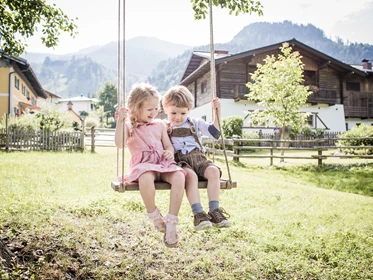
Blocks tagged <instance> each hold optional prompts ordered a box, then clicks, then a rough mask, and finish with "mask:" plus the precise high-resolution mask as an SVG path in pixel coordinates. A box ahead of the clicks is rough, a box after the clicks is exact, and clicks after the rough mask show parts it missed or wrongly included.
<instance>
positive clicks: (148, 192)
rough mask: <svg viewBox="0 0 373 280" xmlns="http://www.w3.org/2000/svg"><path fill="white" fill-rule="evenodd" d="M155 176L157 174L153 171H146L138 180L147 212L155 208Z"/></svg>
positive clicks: (151, 211)
mask: <svg viewBox="0 0 373 280" xmlns="http://www.w3.org/2000/svg"><path fill="white" fill-rule="evenodd" d="M156 178H157V174H156V173H155V172H153V171H148V172H145V173H143V174H142V175H141V176H140V177H139V180H138V181H139V190H140V195H141V198H142V200H143V202H144V205H145V208H146V211H147V212H148V213H153V212H154V211H155V209H156V206H155V185H154V181H155V180H156Z"/></svg>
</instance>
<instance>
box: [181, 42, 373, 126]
mask: <svg viewBox="0 0 373 280" xmlns="http://www.w3.org/2000/svg"><path fill="white" fill-rule="evenodd" d="M286 42H288V43H289V44H290V45H291V47H292V49H293V51H298V52H299V53H300V54H301V56H302V57H303V58H302V62H303V63H304V85H307V86H310V87H311V88H312V89H313V93H312V94H311V95H310V96H309V98H308V102H307V103H308V105H309V106H307V107H304V108H300V110H301V111H302V112H308V113H310V117H309V120H308V121H309V122H308V123H309V125H310V126H311V127H312V128H321V129H327V130H330V131H345V130H346V129H347V130H348V129H350V128H352V127H354V126H356V125H359V124H361V123H365V124H366V125H369V126H370V125H373V71H372V67H371V63H369V61H366V60H364V61H363V65H358V66H356V65H348V64H345V63H343V62H341V61H339V60H336V59H334V58H332V57H330V56H328V55H326V54H324V53H322V52H319V51H317V50H315V49H313V48H311V47H309V46H307V45H305V44H303V43H301V42H299V41H297V40H296V39H292V40H289V41H286ZM283 43H284V42H280V43H277V44H273V45H270V46H266V47H262V48H258V49H254V50H250V51H246V52H242V53H238V54H233V55H229V54H228V52H226V51H215V66H216V87H217V89H216V91H217V92H216V94H217V96H218V97H219V98H220V101H221V106H222V118H224V117H227V116H232V115H236V116H242V117H243V118H245V124H244V129H254V130H258V129H264V127H252V125H251V124H250V122H249V118H248V115H249V114H248V113H249V112H250V111H253V110H256V109H260V107H258V105H257V104H256V103H255V102H254V101H248V100H247V98H246V97H245V94H247V93H248V88H247V87H246V83H247V82H249V81H250V80H251V77H250V73H253V72H255V70H256V69H257V67H256V65H257V64H258V63H260V64H262V63H263V60H264V59H265V58H266V56H267V55H275V57H277V55H278V54H280V52H281V51H280V47H281V46H282V44H283ZM210 79H211V78H210V54H209V53H207V52H198V51H195V52H193V54H192V56H191V58H190V61H189V64H188V66H187V68H186V70H185V73H184V75H183V77H182V80H181V82H180V84H181V85H184V86H186V87H187V88H188V89H189V90H190V91H191V92H192V94H193V95H194V97H195V108H194V109H193V110H192V112H191V116H194V117H200V118H204V119H206V120H208V121H210V120H211V118H212V113H210V112H211V98H212V94H211V90H210ZM273 128H274V127H270V129H273Z"/></svg>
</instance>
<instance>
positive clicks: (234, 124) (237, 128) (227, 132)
mask: <svg viewBox="0 0 373 280" xmlns="http://www.w3.org/2000/svg"><path fill="white" fill-rule="evenodd" d="M243 121H244V119H243V118H242V117H239V116H230V117H227V118H224V119H223V125H222V130H223V134H224V137H225V138H232V137H233V136H238V137H241V136H242V127H243Z"/></svg>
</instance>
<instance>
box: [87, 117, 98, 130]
mask: <svg viewBox="0 0 373 280" xmlns="http://www.w3.org/2000/svg"><path fill="white" fill-rule="evenodd" d="M99 125H100V121H99V120H98V119H96V118H93V117H87V118H86V119H85V127H86V128H91V127H92V126H94V127H96V128H97V127H99Z"/></svg>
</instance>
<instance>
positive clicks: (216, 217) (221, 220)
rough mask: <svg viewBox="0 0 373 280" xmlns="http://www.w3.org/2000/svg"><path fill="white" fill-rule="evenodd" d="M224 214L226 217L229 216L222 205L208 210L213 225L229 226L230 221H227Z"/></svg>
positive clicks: (219, 226)
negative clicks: (210, 210)
mask: <svg viewBox="0 0 373 280" xmlns="http://www.w3.org/2000/svg"><path fill="white" fill-rule="evenodd" d="M224 214H225V215H227V216H228V218H229V217H230V215H229V214H228V213H227V212H226V211H225V210H224V208H222V207H219V208H218V209H215V210H214V211H212V212H209V216H210V221H211V223H212V225H213V226H214V227H218V228H222V227H230V226H231V225H232V223H231V222H230V221H228V219H227V218H226V217H225V216H224Z"/></svg>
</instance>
